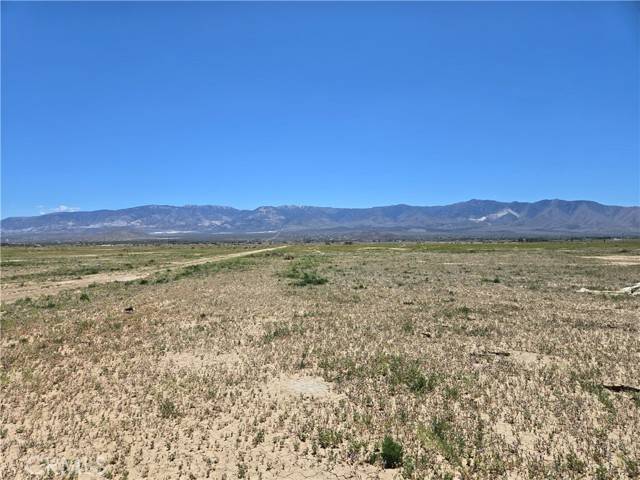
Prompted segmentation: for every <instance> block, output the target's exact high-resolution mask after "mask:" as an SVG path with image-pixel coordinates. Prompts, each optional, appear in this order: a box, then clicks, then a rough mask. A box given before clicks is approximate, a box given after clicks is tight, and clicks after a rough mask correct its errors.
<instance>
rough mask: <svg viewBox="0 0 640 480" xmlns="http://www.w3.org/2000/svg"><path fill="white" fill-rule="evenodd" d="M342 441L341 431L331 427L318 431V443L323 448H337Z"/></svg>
mask: <svg viewBox="0 0 640 480" xmlns="http://www.w3.org/2000/svg"><path fill="white" fill-rule="evenodd" d="M340 443H342V434H341V433H340V432H336V431H335V430H331V429H329V428H324V429H322V430H320V431H319V432H318V444H320V446H321V447H322V448H335V447H337V446H338V445H340Z"/></svg>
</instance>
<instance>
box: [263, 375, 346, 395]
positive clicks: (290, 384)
mask: <svg viewBox="0 0 640 480" xmlns="http://www.w3.org/2000/svg"><path fill="white" fill-rule="evenodd" d="M268 390H269V391H270V392H272V393H275V394H276V395H285V396H295V397H300V396H302V397H305V398H314V399H329V400H331V399H337V398H339V397H340V395H338V394H336V393H335V392H334V391H333V390H332V386H331V384H330V383H328V382H325V381H324V379H322V378H321V377H307V376H292V377H281V378H279V379H277V380H275V381H273V382H271V383H270V384H269V385H268Z"/></svg>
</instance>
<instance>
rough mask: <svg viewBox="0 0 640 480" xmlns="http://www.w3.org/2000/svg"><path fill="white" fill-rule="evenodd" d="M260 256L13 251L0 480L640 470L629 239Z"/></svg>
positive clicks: (591, 474) (7, 261)
mask: <svg viewBox="0 0 640 480" xmlns="http://www.w3.org/2000/svg"><path fill="white" fill-rule="evenodd" d="M264 248H265V247H264V246H257V245H253V246H242V247H230V246H188V245H184V246H172V247H149V246H144V247H142V246H141V247H134V246H127V247H74V248H73V249H71V248H69V249H64V248H60V247H42V248H41V249H28V248H16V249H13V248H5V247H3V249H2V266H3V287H4V286H5V283H6V285H7V288H9V287H12V288H19V287H18V286H19V284H20V283H22V282H24V283H25V285H26V284H27V283H29V284H30V285H31V284H34V285H38V283H41V284H46V283H48V282H55V281H59V282H62V281H66V280H71V281H74V280H77V278H76V277H78V276H79V277H80V278H81V279H82V278H83V273H82V272H91V273H88V274H85V276H86V275H101V274H118V275H120V274H135V273H134V272H138V271H140V270H142V269H148V274H147V275H146V276H145V277H144V278H136V279H135V280H132V281H124V282H111V283H98V282H92V283H90V284H84V283H83V284H75V285H74V290H64V291H57V290H50V292H55V293H51V294H49V295H45V296H39V297H35V296H31V298H24V297H23V298H19V299H16V300H14V301H9V302H7V301H4V300H5V298H4V297H3V303H2V316H1V321H2V323H1V327H2V330H1V333H2V338H1V342H0V345H1V349H2V350H1V365H0V366H1V371H0V478H3V479H4V478H7V479H9V478H11V479H13V478H18V479H31V478H81V479H98V478H123V479H124V478H128V479H138V478H149V479H178V478H184V479H201V478H217V479H223V478H224V479H235V478H254V479H260V478H263V479H268V478H272V479H275V478H290V479H303V478H317V479H322V478H331V479H335V478H372V479H373V478H388V479H391V478H428V479H445V478H449V479H476V478H477V479H496V478H504V479H529V478H533V479H538V478H540V479H543V478H544V479H549V478H575V479H578V478H580V479H581V478H598V479H609V478H611V479H614V478H615V479H618V478H621V479H627V478H638V476H639V475H640V441H639V440H638V439H639V438H640V392H638V391H636V390H635V389H636V388H640V385H639V383H640V335H639V329H640V297H638V296H633V295H621V294H616V295H611V294H606V293H580V292H579V291H578V290H579V289H581V288H586V289H588V290H593V291H617V290H619V289H621V288H623V287H625V286H629V285H634V284H636V283H638V281H640V264H638V263H637V262H635V258H640V242H637V241H627V242H606V243H605V242H602V241H600V242H567V243H555V242H544V243H539V244H527V243H521V244H517V243H513V244H509V243H504V244H500V243H496V244H464V243H458V244H398V243H396V244H390V245H384V244H375V245H361V244H355V245H320V244H313V245H293V246H286V247H285V248H280V249H277V250H269V251H266V250H264V251H261V252H257V253H256V252H254V250H262V249H264ZM240 253H242V255H243V256H240V255H236V254H240ZM229 254H232V255H233V257H227V258H224V259H223V258H222V256H223V255H229ZM81 255H82V256H81ZM92 255H95V256H92ZM617 256H622V257H624V258H625V261H624V262H622V261H621V262H617V261H608V260H607V261H603V260H602V257H606V258H608V259H611V258H616V257H617ZM212 258H214V259H220V260H219V261H216V262H210V261H209V260H210V259H212ZM152 259H154V260H152ZM629 259H630V260H629ZM187 262H192V263H187ZM129 265H130V266H129Z"/></svg>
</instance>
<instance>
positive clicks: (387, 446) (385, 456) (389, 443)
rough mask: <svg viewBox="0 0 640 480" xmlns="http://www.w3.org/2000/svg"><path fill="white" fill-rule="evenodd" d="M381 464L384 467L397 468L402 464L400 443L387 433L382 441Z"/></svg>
mask: <svg viewBox="0 0 640 480" xmlns="http://www.w3.org/2000/svg"><path fill="white" fill-rule="evenodd" d="M381 450H382V451H381V452H380V457H381V458H382V465H383V466H384V468H398V467H401V466H402V455H403V452H402V445H400V443H398V442H396V441H394V440H393V438H391V437H390V436H389V435H387V436H386V437H384V440H383V441H382V449H381Z"/></svg>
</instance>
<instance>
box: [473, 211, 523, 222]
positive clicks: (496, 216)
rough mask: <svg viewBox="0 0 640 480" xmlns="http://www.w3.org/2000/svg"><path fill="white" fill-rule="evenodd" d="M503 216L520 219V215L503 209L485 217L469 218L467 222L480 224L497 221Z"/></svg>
mask: <svg viewBox="0 0 640 480" xmlns="http://www.w3.org/2000/svg"><path fill="white" fill-rule="evenodd" d="M505 215H513V216H514V217H516V218H520V215H519V214H518V213H517V212H514V211H513V210H511V209H510V208H505V209H504V210H500V211H499V212H496V213H490V214H489V215H485V216H483V217H479V218H473V217H470V218H469V220H471V221H472V222H476V223H480V222H487V221H492V220H498V219H499V218H502V217H504V216H505Z"/></svg>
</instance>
